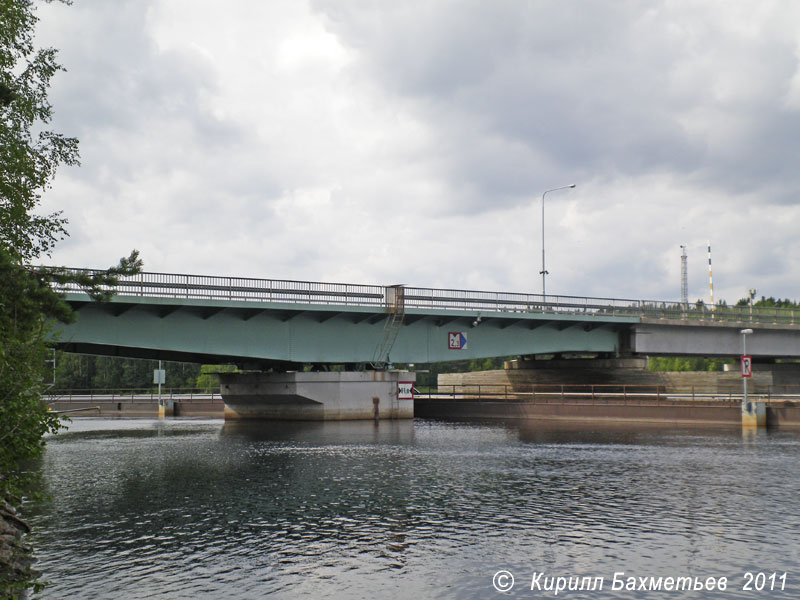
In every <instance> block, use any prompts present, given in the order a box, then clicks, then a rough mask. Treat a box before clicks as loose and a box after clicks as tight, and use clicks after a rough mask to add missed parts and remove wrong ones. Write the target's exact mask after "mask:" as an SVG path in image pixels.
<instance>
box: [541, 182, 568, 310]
mask: <svg viewBox="0 0 800 600" xmlns="http://www.w3.org/2000/svg"><path fill="white" fill-rule="evenodd" d="M574 187H575V184H574V183H571V184H569V185H565V186H563V187H557V188H553V189H552V190H545V192H544V193H543V194H542V270H541V271H539V273H540V274H541V276H542V301H544V297H545V295H546V294H547V292H546V288H545V276H546V275H547V274H548V273H547V269H546V268H545V266H544V197H545V196H546V195H547V194H549V193H550V192H556V191H558V190H566V189H569V188H574Z"/></svg>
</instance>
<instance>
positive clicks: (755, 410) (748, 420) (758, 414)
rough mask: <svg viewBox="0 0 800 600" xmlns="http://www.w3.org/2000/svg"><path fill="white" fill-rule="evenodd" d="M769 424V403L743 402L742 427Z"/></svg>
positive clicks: (747, 427)
mask: <svg viewBox="0 0 800 600" xmlns="http://www.w3.org/2000/svg"><path fill="white" fill-rule="evenodd" d="M766 426H767V404H766V403H765V402H752V401H750V400H748V401H747V402H742V427H743V428H745V429H750V428H755V427H766Z"/></svg>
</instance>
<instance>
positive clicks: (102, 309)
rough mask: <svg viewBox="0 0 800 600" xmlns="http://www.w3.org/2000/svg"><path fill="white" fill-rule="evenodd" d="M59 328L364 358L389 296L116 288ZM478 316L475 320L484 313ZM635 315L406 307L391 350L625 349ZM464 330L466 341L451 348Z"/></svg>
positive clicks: (284, 354) (80, 302) (214, 350)
mask: <svg viewBox="0 0 800 600" xmlns="http://www.w3.org/2000/svg"><path fill="white" fill-rule="evenodd" d="M67 299H68V301H69V303H70V304H71V305H72V306H73V307H74V308H75V309H76V310H77V311H78V319H77V321H76V322H75V323H74V324H71V325H68V326H65V327H64V328H63V330H62V331H61V332H60V334H59V336H58V342H59V344H60V345H61V346H62V347H63V348H64V349H66V350H69V351H74V352H85V353H93V354H110V355H118V356H132V357H139V358H164V359H169V360H187V361H199V362H207V363H208V362H211V363H213V362H236V363H240V364H253V363H262V364H263V363H273V362H285V363H362V362H369V361H371V360H372V359H373V357H374V354H375V350H376V348H377V347H378V346H379V344H380V343H381V340H382V339H383V336H384V325H385V324H386V321H387V312H386V308H385V307H384V306H381V305H378V306H371V307H370V306H345V305H332V304H311V303H303V304H300V303H279V302H253V301H236V300H232V301H224V300H202V299H189V298H153V297H147V296H118V297H115V298H114V299H113V300H112V301H111V302H109V303H105V304H98V303H95V302H91V301H90V300H89V299H88V297H87V296H86V295H84V294H80V293H69V294H67ZM479 316H480V321H479V322H478V324H477V326H473V324H474V323H475V322H476V321H477V320H478V317H479ZM638 322H639V318H638V317H632V316H608V315H602V316H601V315H592V314H560V313H537V312H494V313H491V314H487V313H485V312H481V313H479V312H474V311H465V310H447V309H442V310H438V309H408V308H407V309H406V310H405V318H404V322H403V325H402V327H401V329H400V331H399V334H398V336H397V340H396V342H395V343H394V346H393V347H392V349H391V352H390V355H389V358H390V359H391V361H392V362H399V363H409V362H414V363H426V362H439V361H448V360H462V359H474V358H487V357H494V356H507V355H524V354H543V353H556V352H603V353H615V352H617V351H619V339H620V336H619V332H620V331H622V330H627V328H628V327H629V326H630V325H631V324H634V323H638ZM451 333H463V334H464V335H465V337H466V341H467V347H466V349H460V350H455V349H450V348H449V338H450V334H451Z"/></svg>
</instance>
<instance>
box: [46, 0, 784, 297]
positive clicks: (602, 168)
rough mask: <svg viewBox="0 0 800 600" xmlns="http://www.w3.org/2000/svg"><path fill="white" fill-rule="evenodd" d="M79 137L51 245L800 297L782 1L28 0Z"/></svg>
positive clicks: (225, 262)
mask: <svg viewBox="0 0 800 600" xmlns="http://www.w3.org/2000/svg"><path fill="white" fill-rule="evenodd" d="M38 14H39V17H40V18H41V22H40V24H39V29H38V31H39V43H40V44H42V45H46V46H54V47H56V48H58V49H60V60H61V62H62V63H63V64H64V66H65V67H66V68H67V72H66V73H61V74H59V75H58V77H57V78H56V80H55V82H54V85H53V87H52V93H51V100H52V103H53V105H54V109H55V113H56V114H55V119H54V127H55V128H56V129H57V130H59V131H61V132H63V133H65V134H68V135H73V136H76V137H78V138H79V139H80V147H81V162H82V166H80V167H77V168H64V169H62V170H61V171H60V172H59V174H58V176H57V179H56V181H55V183H54V187H53V189H52V190H51V191H49V192H48V193H47V195H46V198H45V202H44V208H45V210H63V211H64V212H65V214H66V216H67V217H68V218H69V219H70V225H69V230H70V234H71V237H70V238H69V239H68V240H66V241H65V242H62V243H61V245H60V246H59V247H58V248H57V250H56V252H54V254H53V256H52V258H51V259H50V261H49V262H51V263H53V264H66V265H69V266H87V267H89V266H91V267H104V266H108V265H109V264H111V263H113V262H115V261H116V259H117V258H118V257H120V256H122V255H125V254H127V253H128V252H129V251H130V250H131V249H132V248H138V249H139V250H140V251H141V252H142V256H143V259H144V261H145V268H146V270H149V271H164V272H189V273H202V274H224V275H240V276H253V277H269V278H281V279H299V280H321V281H342V282H350V283H377V284H394V283H406V284H409V285H415V286H434V287H453V288H468V289H489V290H506V291H521V292H535V293H538V292H540V291H541V277H540V275H539V271H540V269H541V226H542V221H541V201H542V193H543V192H544V191H545V190H548V189H552V188H557V187H560V186H565V185H568V184H571V183H575V184H577V187H576V188H575V189H567V190H561V191H555V192H552V193H548V194H547V196H546V205H545V211H546V214H545V236H546V242H545V243H546V253H547V269H548V271H549V272H550V275H549V276H548V279H547V291H548V293H553V294H571V295H589V296H611V297H627V298H648V299H664V300H678V299H680V245H681V244H684V245H686V247H687V253H688V256H689V263H688V264H689V296H690V299H691V300H695V299H697V298H706V299H707V297H708V258H707V252H706V244H707V241H710V242H711V245H712V250H713V266H714V291H715V297H716V299H717V300H718V299H720V298H724V299H726V300H727V301H728V302H735V301H736V300H737V299H739V298H741V297H743V296H745V295H746V290H747V289H748V288H750V287H754V288H756V289H757V290H758V293H759V295H761V294H762V293H763V294H766V295H767V296H769V295H774V296H780V297H791V298H800V150H799V149H800V28H798V26H797V24H798V23H800V3H797V2H795V1H794V0H785V1H783V2H770V1H767V0H752V1H742V2H735V3H734V2H725V1H722V0H719V1H713V2H712V1H703V0H700V1H696V0H692V1H688V0H687V1H685V2H680V1H678V2H676V1H651V2H640V1H638V0H631V1H623V0H619V1H613V2H612V1H592V2H590V1H588V0H583V1H577V0H576V1H572V2H565V1H563V0H554V1H542V0H514V1H510V0H509V1H506V0H493V1H491V2H487V1H477V0H476V1H471V0H460V1H458V2H456V1H452V0H404V1H403V2H397V1H395V0H372V1H366V0H360V1H356V0H353V1H342V0H235V1H231V2H224V3H223V2H215V1H210V0H209V1H201V0H183V1H181V0H127V1H126V0H115V1H114V2H108V1H106V0H74V3H73V5H72V6H64V5H62V4H60V3H54V4H49V5H46V4H43V5H41V6H40V7H39V10H38Z"/></svg>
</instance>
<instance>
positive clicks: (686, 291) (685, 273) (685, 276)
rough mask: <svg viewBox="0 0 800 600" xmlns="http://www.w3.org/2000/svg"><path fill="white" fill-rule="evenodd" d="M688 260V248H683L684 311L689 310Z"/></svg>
mask: <svg viewBox="0 0 800 600" xmlns="http://www.w3.org/2000/svg"><path fill="white" fill-rule="evenodd" d="M686 260H687V259H686V246H681V304H682V305H683V310H688V308H689V272H688V269H687V263H686Z"/></svg>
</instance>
